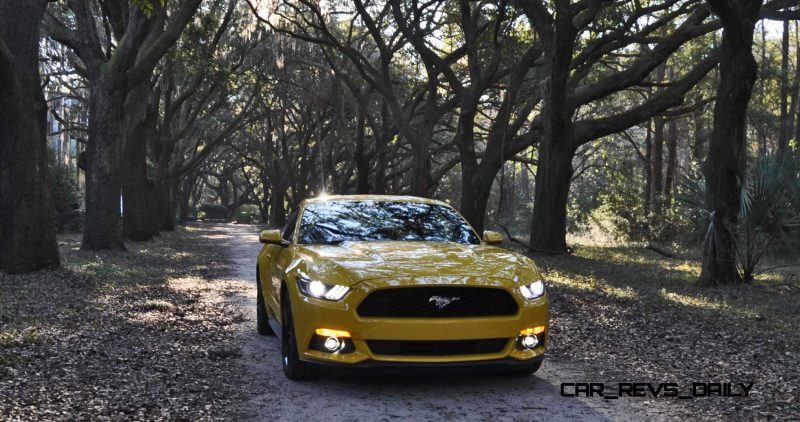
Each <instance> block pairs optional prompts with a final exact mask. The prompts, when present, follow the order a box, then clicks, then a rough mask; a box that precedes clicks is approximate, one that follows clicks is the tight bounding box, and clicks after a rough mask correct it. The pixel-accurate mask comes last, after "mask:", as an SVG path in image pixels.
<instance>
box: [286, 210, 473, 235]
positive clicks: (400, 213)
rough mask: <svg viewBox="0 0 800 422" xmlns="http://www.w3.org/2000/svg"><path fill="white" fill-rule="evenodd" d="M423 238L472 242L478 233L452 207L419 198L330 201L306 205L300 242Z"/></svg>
mask: <svg viewBox="0 0 800 422" xmlns="http://www.w3.org/2000/svg"><path fill="white" fill-rule="evenodd" d="M370 240H425V241H434V242H458V243H465V244H471V245H475V244H478V243H480V240H479V238H478V236H477V235H476V234H475V232H474V231H473V230H472V228H471V227H470V226H469V225H468V224H467V223H466V222H465V221H464V219H463V218H462V217H461V216H460V215H459V214H458V213H457V212H455V211H454V210H453V209H452V208H450V207H446V206H442V205H436V204H423V203H419V202H400V201H398V202H388V201H329V202H322V203H313V204H309V205H308V206H306V209H305V212H303V219H302V220H301V222H300V237H299V239H298V242H299V243H303V244H337V243H341V242H346V241H370Z"/></svg>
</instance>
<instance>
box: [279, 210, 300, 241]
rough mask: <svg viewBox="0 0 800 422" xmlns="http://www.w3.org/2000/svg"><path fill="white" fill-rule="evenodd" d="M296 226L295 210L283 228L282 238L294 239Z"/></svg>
mask: <svg viewBox="0 0 800 422" xmlns="http://www.w3.org/2000/svg"><path fill="white" fill-rule="evenodd" d="M295 226H297V211H295V212H293V213H292V214H291V215H290V216H289V221H287V222H286V227H284V228H283V234H281V239H283V240H286V241H289V242H291V241H293V240H294V228H295Z"/></svg>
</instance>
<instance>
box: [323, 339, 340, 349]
mask: <svg viewBox="0 0 800 422" xmlns="http://www.w3.org/2000/svg"><path fill="white" fill-rule="evenodd" d="M341 346H342V341H341V340H339V339H338V338H336V337H328V339H327V340H325V348H326V349H328V350H330V351H331V352H335V351H337V350H339V348H340V347H341Z"/></svg>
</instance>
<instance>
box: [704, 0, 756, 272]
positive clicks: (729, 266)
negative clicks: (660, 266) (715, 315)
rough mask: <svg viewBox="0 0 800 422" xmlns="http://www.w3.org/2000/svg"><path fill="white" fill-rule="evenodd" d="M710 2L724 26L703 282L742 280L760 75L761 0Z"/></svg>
mask: <svg viewBox="0 0 800 422" xmlns="http://www.w3.org/2000/svg"><path fill="white" fill-rule="evenodd" d="M708 3H709V4H710V5H711V7H712V9H713V10H714V12H715V13H716V14H717V15H719V17H720V19H721V21H722V26H723V31H722V46H721V49H722V51H721V52H722V58H721V60H720V65H719V69H720V81H719V85H718V87H717V101H716V104H715V105H714V129H713V131H712V134H711V141H710V145H709V151H708V158H707V160H706V163H705V168H704V172H705V176H706V191H707V194H708V202H709V205H710V206H711V209H712V211H713V221H712V226H711V228H710V230H711V233H709V235H708V236H707V237H706V241H705V244H704V249H703V269H702V272H701V274H700V280H699V282H700V283H701V284H705V285H717V284H725V283H733V282H738V281H741V278H740V277H739V274H738V273H737V270H736V236H735V230H736V225H737V221H738V213H739V200H740V193H741V192H740V191H741V186H740V181H741V180H744V176H745V161H746V153H747V151H746V149H745V146H746V139H747V123H746V121H747V118H746V115H747V105H748V103H749V101H750V95H751V93H752V90H753V84H754V83H755V81H756V78H757V76H758V66H757V65H756V61H755V58H754V57H753V53H752V45H753V30H754V27H755V22H756V20H757V19H756V18H757V16H758V12H759V10H760V9H761V0H747V1H733V0H708Z"/></svg>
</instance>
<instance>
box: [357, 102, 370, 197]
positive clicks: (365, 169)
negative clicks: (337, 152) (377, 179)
mask: <svg viewBox="0 0 800 422" xmlns="http://www.w3.org/2000/svg"><path fill="white" fill-rule="evenodd" d="M364 106H365V105H364V104H359V106H358V121H357V122H356V151H355V161H356V193H369V157H367V153H366V146H364V136H365V134H364V132H365V130H364V129H365V127H364V126H365V125H366V119H367V117H366V116H365V114H364V113H365V111H364V109H363V108H364Z"/></svg>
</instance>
